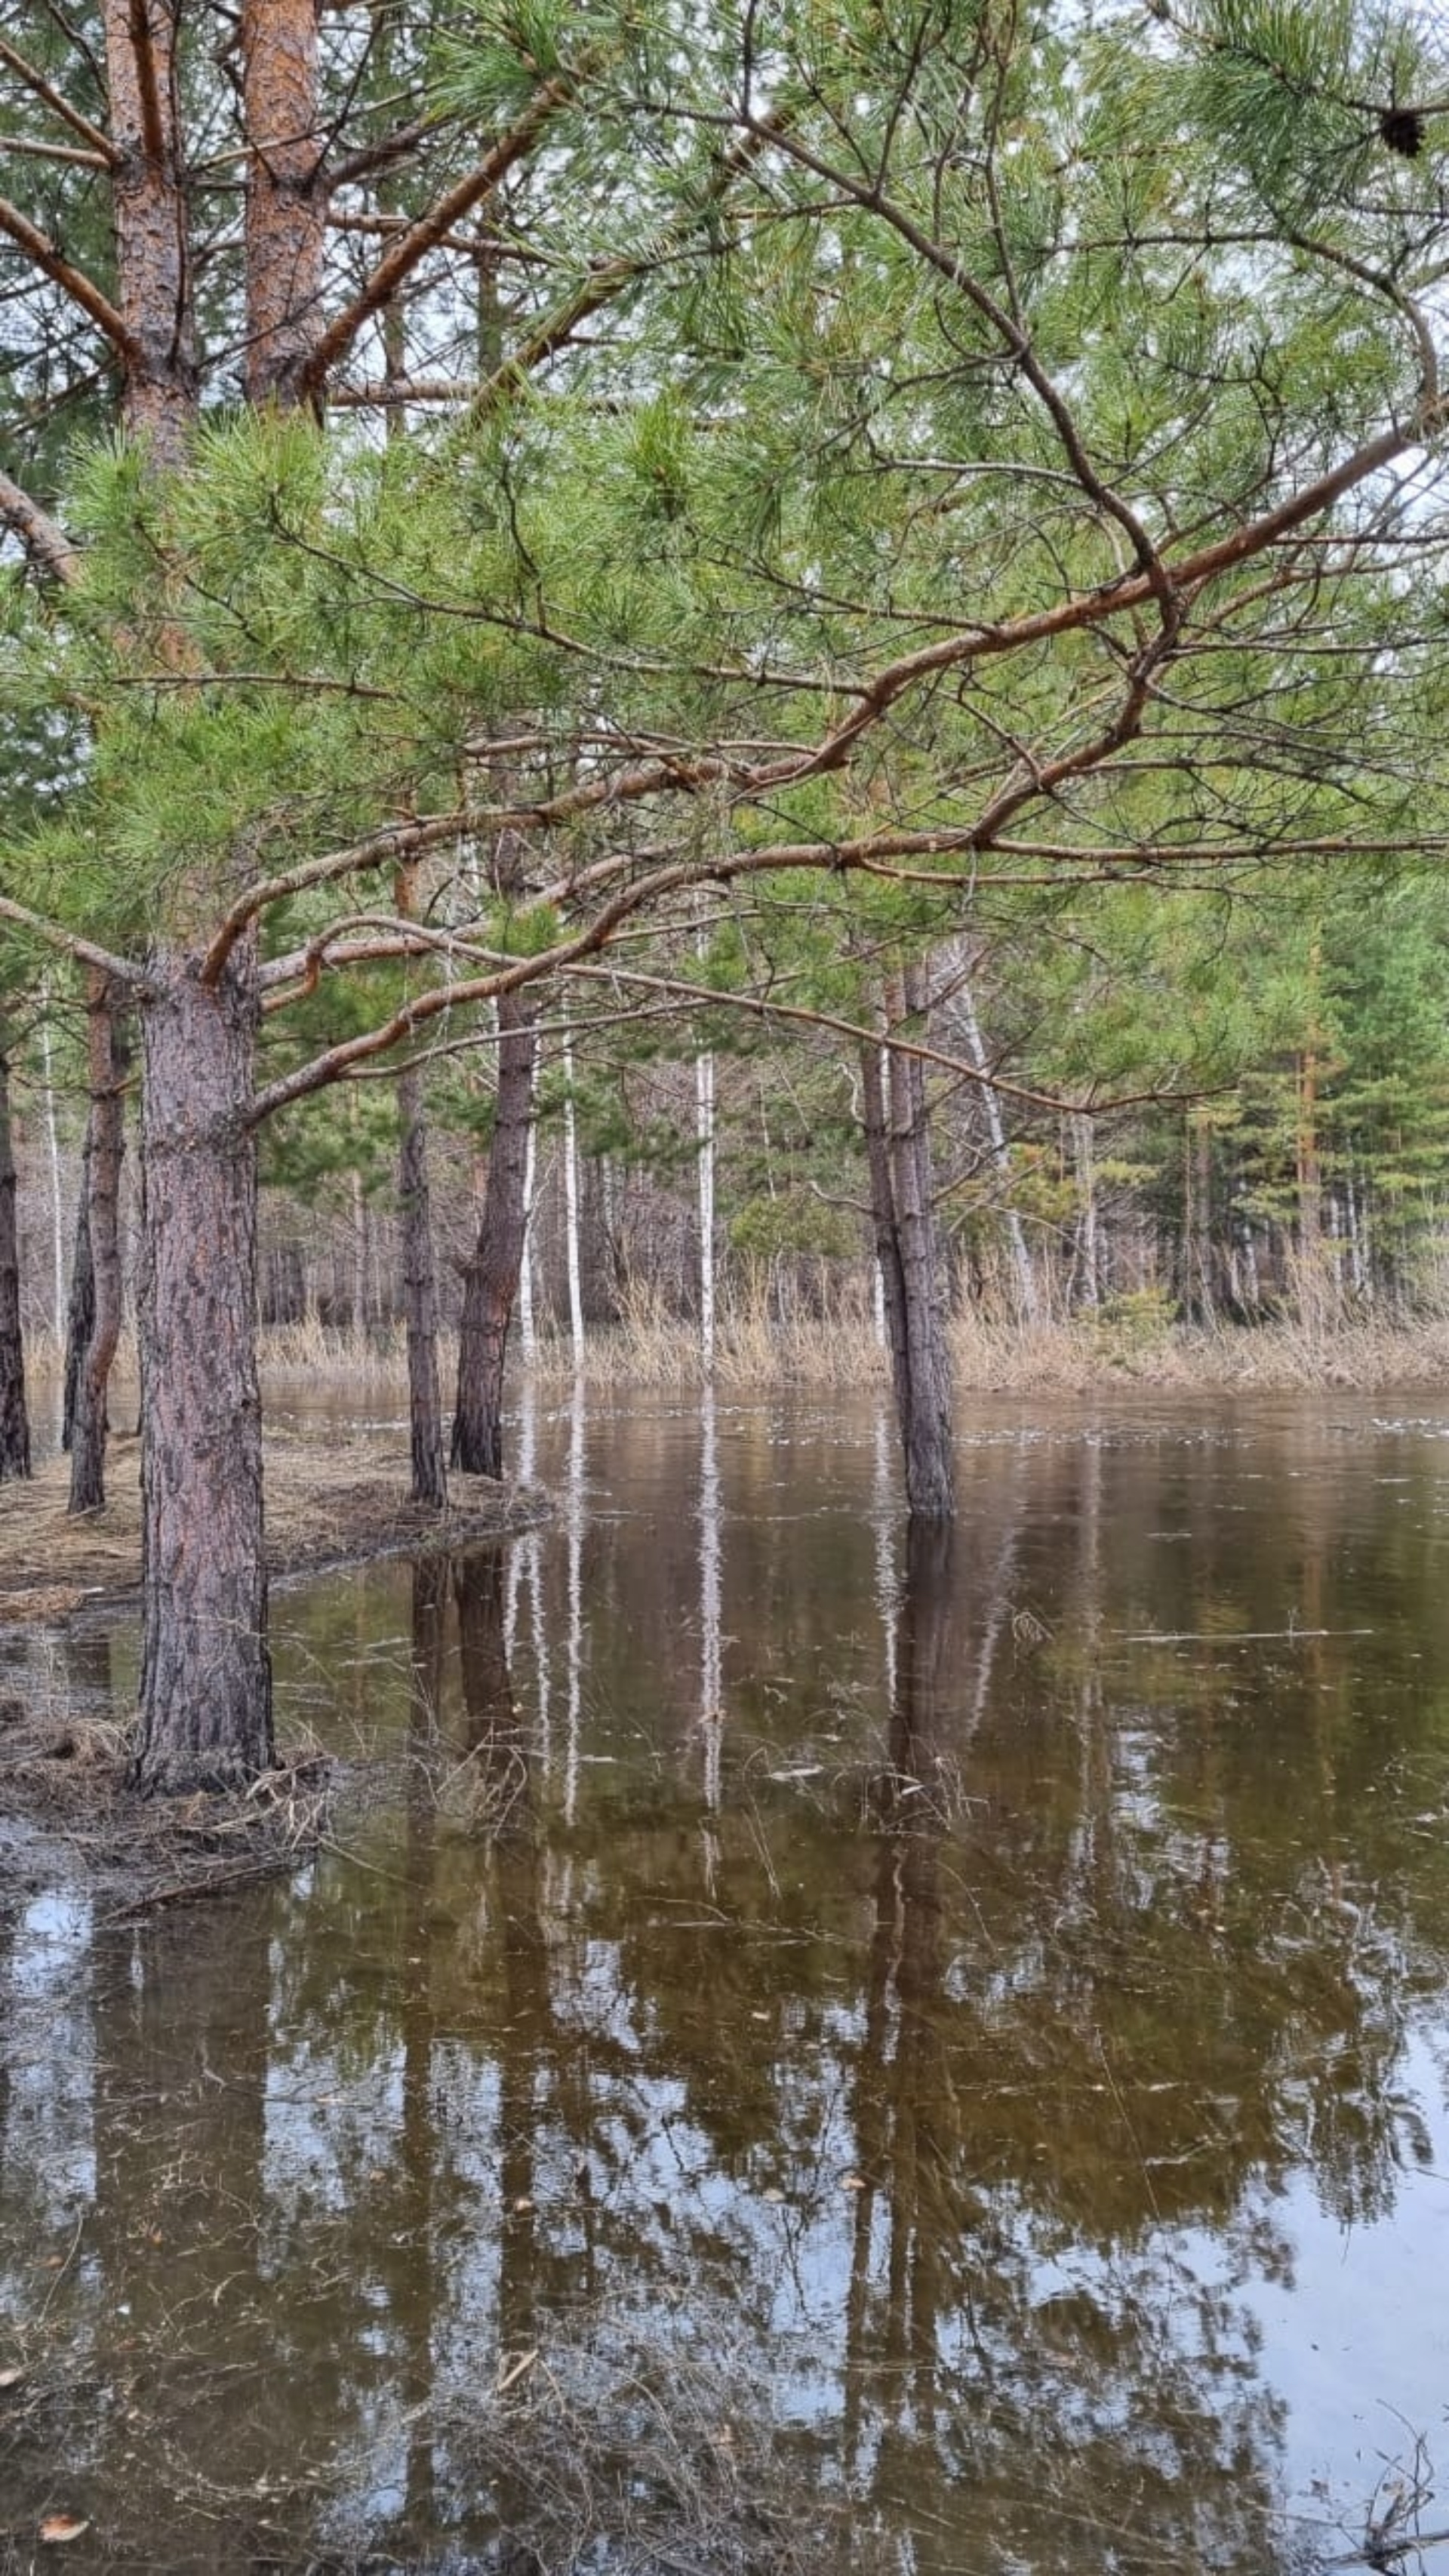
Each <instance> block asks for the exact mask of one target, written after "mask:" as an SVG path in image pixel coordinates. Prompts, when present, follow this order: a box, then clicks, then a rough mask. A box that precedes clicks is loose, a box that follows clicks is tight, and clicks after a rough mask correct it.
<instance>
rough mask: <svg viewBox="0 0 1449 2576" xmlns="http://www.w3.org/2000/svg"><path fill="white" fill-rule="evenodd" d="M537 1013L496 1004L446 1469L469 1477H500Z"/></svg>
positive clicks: (523, 999) (524, 1004)
mask: <svg viewBox="0 0 1449 2576" xmlns="http://www.w3.org/2000/svg"><path fill="white" fill-rule="evenodd" d="M537 1051H538V1033H537V1005H536V1004H535V1003H534V1002H533V1000H532V999H531V998H530V997H529V996H528V995H527V994H526V993H504V994H502V995H501V996H500V998H499V1003H498V1099H497V1105H496V1109H495V1112H494V1119H493V1141H492V1143H491V1145H490V1147H489V1151H488V1182H487V1188H486V1190H485V1193H484V1199H483V1214H482V1217H481V1219H480V1221H479V1226H478V1240H477V1242H476V1244H475V1245H474V1247H473V1254H472V1258H471V1260H470V1261H469V1263H468V1269H467V1273H466V1276H465V1279H464V1283H463V1315H462V1321H461V1324H460V1326H459V1331H458V1399H457V1404H456V1406H455V1408H454V1413H453V1448H452V1464H453V1465H454V1466H455V1467H458V1468H461V1469H462V1471H463V1473H464V1474H465V1475H469V1476H501V1475H502V1473H503V1369H504V1362H505V1359H506V1357H507V1351H508V1327H509V1324H510V1322H511V1321H512V1317H513V1307H514V1300H515V1299H516V1297H517V1295H518V1273H519V1269H520V1266H521V1264H522V1261H523V1235H524V1225H525V1221H526V1217H527V1190H526V1179H527V1166H528V1127H529V1121H530V1119H531V1117H532V1115H533V1066H534V1058H535V1055H536V1054H537Z"/></svg>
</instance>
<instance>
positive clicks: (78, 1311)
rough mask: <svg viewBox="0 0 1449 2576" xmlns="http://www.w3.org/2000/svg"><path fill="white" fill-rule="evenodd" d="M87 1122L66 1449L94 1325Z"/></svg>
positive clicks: (69, 1326) (71, 1306)
mask: <svg viewBox="0 0 1449 2576" xmlns="http://www.w3.org/2000/svg"><path fill="white" fill-rule="evenodd" d="M91 1144H92V1136H91V1120H90V1119H89V1118H87V1120H86V1133H85V1143H84V1144H83V1146H82V1148H81V1168H80V1195H79V1198H78V1199H77V1201H76V1211H75V1252H74V1255H73V1256H72V1260H71V1265H70V1296H69V1298H68V1299H67V1301H66V1310H65V1384H64V1391H63V1394H62V1398H61V1419H60V1445H61V1447H62V1449H66V1450H68V1449H69V1448H70V1445H71V1441H72V1438H73V1436H74V1433H75V1412H76V1406H77V1405H78V1403H79V1402H80V1383H81V1372H82V1370H83V1369H84V1367H85V1364H86V1353H87V1351H88V1350H89V1349H90V1346H91V1335H92V1333H93V1332H94V1331H95V1324H96V1274H95V1272H94V1270H93V1269H92V1268H91V1219H90V1204H91Z"/></svg>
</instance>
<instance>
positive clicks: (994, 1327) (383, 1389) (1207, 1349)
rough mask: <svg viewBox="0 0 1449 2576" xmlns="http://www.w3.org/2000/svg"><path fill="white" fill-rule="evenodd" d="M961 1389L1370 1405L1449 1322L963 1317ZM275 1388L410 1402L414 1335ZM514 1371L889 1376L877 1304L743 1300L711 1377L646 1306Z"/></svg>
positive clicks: (336, 1347)
mask: <svg viewBox="0 0 1449 2576" xmlns="http://www.w3.org/2000/svg"><path fill="white" fill-rule="evenodd" d="M948 1340H949V1345H950V1353H951V1367H952V1375H953V1378H954V1381H955V1384H956V1386H957V1388H958V1389H959V1390H960V1391H961V1392H962V1393H965V1394H990V1393H996V1394H1001V1395H1051V1394H1056V1395H1090V1394H1092V1393H1094V1392H1101V1391H1104V1390H1108V1389H1111V1388H1113V1387H1122V1386H1127V1385H1137V1386H1147V1387H1160V1388H1162V1389H1164V1390H1172V1389H1181V1391H1182V1392H1183V1393H1184V1394H1192V1393H1199V1394H1210V1393H1214V1392H1221V1393H1225V1394H1226V1393H1244V1394H1248V1393H1260V1394H1282V1393H1289V1392H1292V1391H1293V1390H1295V1389H1298V1390H1302V1391H1305V1392H1307V1391H1311V1390H1312V1389H1314V1388H1342V1389H1348V1390H1353V1389H1356V1390H1358V1391H1359V1392H1361V1393H1363V1394H1366V1395H1372V1394H1379V1393H1386V1392H1390V1391H1392V1390H1394V1389H1396V1388H1397V1389H1408V1390H1412V1389H1414V1388H1434V1387H1449V1316H1446V1315H1442V1314H1438V1313H1432V1314H1422V1315H1411V1314H1407V1313H1405V1314H1398V1315H1395V1316H1392V1317H1385V1318H1383V1319H1382V1320H1378V1321H1373V1322H1364V1321H1352V1322H1334V1323H1329V1324H1325V1325H1321V1326H1316V1327H1315V1326H1309V1325H1306V1324H1303V1323H1299V1322H1295V1321H1293V1320H1291V1319H1287V1318H1283V1319H1280V1320H1278V1321H1275V1322H1271V1323H1264V1324H1254V1325H1231V1324H1224V1325H1221V1326H1218V1327H1216V1328H1212V1329H1204V1328H1202V1327H1199V1326H1189V1325H1183V1324H1175V1323H1173V1322H1172V1321H1171V1319H1170V1316H1168V1315H1164V1314H1163V1312H1162V1311H1161V1310H1160V1309H1159V1308H1158V1307H1157V1306H1156V1305H1155V1303H1154V1302H1153V1301H1150V1300H1149V1301H1138V1300H1134V1299H1131V1298H1127V1299H1122V1300H1120V1301H1118V1303H1117V1304H1116V1305H1114V1306H1110V1307H1104V1308H1103V1309H1101V1310H1100V1311H1099V1312H1098V1313H1096V1314H1083V1315H1074V1316H1072V1317H1070V1318H1067V1319H1065V1320H1054V1321H1049V1322H1045V1323H1040V1324H1034V1325H1023V1324H1019V1323H1016V1322H1014V1321H1012V1320H1010V1319H1007V1318H1003V1317H1001V1316H999V1315H992V1314H990V1313H987V1312H983V1311H982V1310H980V1309H977V1308H963V1309H961V1310H959V1311H958V1312H957V1313H955V1314H954V1315H953V1316H952V1318H951V1320H950V1324H949V1326H948ZM261 1361H262V1370H263V1375H264V1378H265V1380H266V1381H267V1383H269V1384H271V1385H272V1386H274V1387H276V1388H278V1389H289V1388H291V1387H294V1386H295V1385H296V1384H298V1383H299V1382H305V1383H306V1384H308V1385H310V1386H327V1387H329V1388H330V1389H332V1390H333V1391H335V1390H336V1389H337V1388H338V1387H339V1386H341V1385H343V1384H344V1383H345V1384H346V1385H347V1386H348V1387H350V1388H357V1389H359V1390H361V1391H365V1392H367V1393H368V1394H369V1395H371V1396H378V1395H386V1396H387V1397H388V1398H389V1399H391V1400H393V1401H394V1402H396V1403H399V1404H400V1403H401V1402H403V1401H404V1400H405V1393H406V1375H407V1350H406V1343H405V1340H404V1336H403V1331H402V1327H401V1325H385V1326H381V1327H376V1328H373V1329H370V1330H369V1331H367V1332H365V1333H364V1332H357V1331H354V1330H352V1329H351V1328H349V1327H347V1326H337V1325H324V1324H320V1323H316V1322H312V1323H300V1324H284V1325H268V1326H266V1327H264V1329H263V1331H262V1335H261ZM439 1363H440V1369H441V1375H442V1383H443V1390H444V1399H445V1401H446V1400H447V1397H448V1393H449V1390H450V1388H451V1384H452V1379H453V1374H454V1371H455V1369H456V1365H457V1344H456V1338H455V1337H454V1336H452V1335H450V1334H445V1335H443V1336H442V1338H441V1341H440V1345H439ZM26 1365H27V1372H28V1374H29V1376H30V1378H31V1379H32V1381H33V1382H34V1384H35V1385H36V1387H37V1388H38V1389H39V1390H41V1391H42V1392H43V1393H44V1394H46V1395H47V1396H49V1395H51V1394H53V1393H54V1391H55V1389H56V1384H57V1380H58V1376H59V1357H58V1353H57V1351H56V1348H55V1345H54V1342H53V1340H52V1339H51V1337H50V1336H48V1335H41V1334H37V1335H36V1336H34V1337H33V1339H32V1340H31V1341H30V1342H29V1343H28V1344H27V1349H26ZM514 1366H515V1369H517V1370H518V1371H520V1372H522V1371H526V1372H527V1373H528V1374H529V1375H530V1376H532V1378H533V1379H534V1381H535V1383H536V1384H538V1385H540V1386H543V1387H548V1388H557V1387H560V1386H568V1385H571V1384H572V1383H573V1382H574V1380H575V1379H576V1378H581V1379H582V1380H583V1382H584V1384H585V1385H586V1386H592V1387H598V1388H600V1389H607V1390H617V1389H619V1388H621V1387H629V1386H637V1387H650V1388H659V1389H665V1390H678V1389H680V1388H685V1387H698V1386H703V1385H704V1384H705V1383H706V1382H707V1381H708V1380H709V1379H711V1378H712V1380H713V1383H714V1384H715V1385H716V1386H717V1387H720V1388H722V1389H724V1390H725V1391H727V1392H729V1393H731V1394H737V1393H739V1392H741V1391H743V1390H747V1389H751V1388H768V1387H789V1386H800V1387H809V1388H812V1389H816V1390H821V1391H829V1390H832V1389H837V1390H841V1391H846V1390H851V1389H862V1388H868V1387H881V1388H884V1387H885V1386H886V1385H887V1384H888V1382H889V1364H888V1361H887V1357H886V1353H885V1350H884V1347H883V1345H882V1343H881V1341H880V1339H879V1335H878V1332H877V1328H876V1324H875V1319H874V1317H873V1315H872V1314H871V1313H870V1310H869V1308H868V1306H866V1305H865V1303H864V1301H861V1303H860V1304H859V1305H858V1306H856V1305H850V1304H846V1305H844V1306H842V1307H841V1308H840V1309H839V1310H838V1311H836V1312H834V1313H831V1314H827V1315H816V1314H809V1313H805V1312H803V1311H802V1312H795V1313H790V1314H785V1315H783V1316H782V1315H778V1314H774V1313H771V1312H770V1311H768V1309H767V1307H766V1306H765V1304H764V1303H763V1302H762V1301H757V1300H746V1299H741V1300H739V1301H738V1302H735V1303H732V1304H730V1305H728V1306H727V1307H726V1308H725V1310H724V1311H723V1312H722V1314H721V1316H720V1318H719V1322H718V1325H717V1329H716V1333H715V1345H714V1362H713V1368H712V1369H710V1368H707V1367H706V1364H705V1358H704V1353H703V1350H702V1348H701V1343H700V1335H699V1327H698V1325H697V1324H696V1323H694V1322H692V1321H690V1320H688V1319H681V1318H680V1317H678V1316H677V1315H673V1314H670V1313H668V1312H666V1311H665V1309H664V1307H663V1305H662V1302H660V1301H657V1300H655V1301H650V1300H643V1299H641V1300H639V1301H637V1302H636V1303H635V1304H633V1305H632V1306H630V1307H628V1308H626V1310H625V1312H624V1314H623V1315H622V1316H621V1318H620V1319H619V1321H618V1322H616V1323H613V1324H609V1325H599V1326H592V1327H590V1329H589V1331H588V1332H587V1333H586V1335H585V1338H584V1345H583V1354H582V1362H581V1363H580V1361H579V1360H578V1358H577V1356H576V1354H575V1350H574V1345H573V1342H572V1339H571V1337H570V1335H569V1334H568V1333H567V1332H566V1331H562V1332H561V1331H557V1330H552V1331H549V1332H545V1333H542V1334H540V1335H539V1336H538V1337H537V1339H536V1340H535V1342H534V1346H533V1349H532V1351H531V1352H530V1353H528V1354H527V1355H525V1354H524V1353H523V1352H522V1351H521V1350H520V1349H519V1346H518V1344H517V1342H516V1341H515V1345H514ZM136 1384H137V1381H136V1365H135V1346H134V1340H133V1338H132V1336H131V1335H130V1334H127V1335H126V1336H124V1337H123V1340H122V1344H121V1349H120V1352H119V1354H118V1357H117V1363H116V1369H115V1374H114V1377H113V1380H112V1386H113V1390H114V1392H113V1396H112V1404H111V1417H112V1420H113V1422H115V1423H117V1424H122V1425H126V1426H127V1427H129V1426H130V1425H131V1424H133V1423H134V1420H135V1408H136V1400H137V1398H136Z"/></svg>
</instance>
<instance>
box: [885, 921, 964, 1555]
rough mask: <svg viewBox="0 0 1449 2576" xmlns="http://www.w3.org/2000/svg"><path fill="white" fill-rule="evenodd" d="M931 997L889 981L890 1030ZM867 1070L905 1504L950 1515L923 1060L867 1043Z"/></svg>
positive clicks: (906, 978)
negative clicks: (904, 1475) (902, 1456)
mask: <svg viewBox="0 0 1449 2576" xmlns="http://www.w3.org/2000/svg"><path fill="white" fill-rule="evenodd" d="M927 1000H928V996H927V991H926V982H925V976H924V973H923V972H922V970H921V969H920V968H917V967H910V968H908V969H907V970H906V972H905V974H904V975H903V976H898V977H892V978H891V979H890V982H889V985H888V989H887V994H886V1024H887V1029H888V1030H890V1029H892V1028H895V1027H897V1026H899V1024H900V1023H901V1022H902V1021H903V1020H904V1019H906V1018H907V1017H917V1018H920V1019H922V1020H924V1016H925V1012H926V1007H927ZM882 1057H884V1059H885V1061H884V1064H882ZM863 1071H864V1078H865V1119H866V1153H867V1159H868V1163H869V1168H870V1179H871V1212H872V1215H873V1218H874V1222H875V1236H876V1256H877V1259H878V1261H879V1263H880V1273H881V1281H882V1286H883V1289H884V1294H885V1315H886V1334H887V1339H888V1341H889V1345H890V1354H891V1383H892V1387H893V1390H894V1393H895V1401H896V1419H897V1422H898V1424H899V1427H900V1434H901V1448H902V1452H903V1455H904V1459H905V1471H906V1506H907V1509H908V1511H909V1512H910V1514H911V1515H912V1517H913V1518H916V1517H919V1518H920V1519H922V1520H949V1519H950V1517H951V1515H952V1513H953V1512H954V1511H955V1508H956V1485H955V1469H954V1464H953V1460H952V1454H951V1381H950V1367H949V1362H948V1360H947V1356H946V1336H945V1319H944V1315H943V1312H942V1295H941V1284H940V1277H939V1265H938V1261H937V1253H936V1230H935V1221H934V1216H933V1213H932V1200H933V1195H934V1193H933V1184H932V1174H931V1142H930V1123H929V1113H928V1109H927V1103H926V1085H925V1074H924V1070H923V1068H922V1065H921V1063H920V1060H919V1058H917V1057H915V1056H907V1055H902V1054H900V1053H897V1052H895V1051H892V1050H889V1049H880V1048H872V1047H867V1048H866V1049H865V1050H864V1064H863Z"/></svg>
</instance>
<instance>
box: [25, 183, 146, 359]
mask: <svg viewBox="0 0 1449 2576" xmlns="http://www.w3.org/2000/svg"><path fill="white" fill-rule="evenodd" d="M0 232H3V233H8V234H9V236H10V239H11V240H12V241H13V242H14V243H15V245H16V247H17V248H18V249H20V250H23V251H24V252H25V254H26V257H27V258H28V259H32V260H34V262H35V265H36V267H37V268H38V269H39V270H40V271H41V272H42V274H43V275H44V276H46V277H48V278H50V279H52V280H53V282H54V284H55V285H57V286H58V287H59V288H60V289H61V291H62V293H63V294H65V295H68V296H69V297H70V300H71V302H72V304H78V305H79V306H80V309H81V311H82V312H83V313H88V314H89V316H90V318H91V320H92V321H93V322H94V323H95V324H96V325H97V326H98V328H99V329H100V330H102V331H104V333H105V335H106V338H107V339H108V340H109V341H110V343H111V346H112V348H113V349H115V351H116V352H117V354H118V356H120V357H121V358H122V359H124V360H125V362H126V364H127V365H128V366H130V365H133V364H135V363H136V361H137V360H138V359H139V357H140V350H139V349H138V347H137V344H136V341H135V339H134V338H133V337H132V334H131V332H130V331H129V330H128V329H127V326H126V322H125V319H124V317H123V316H122V315H121V314H120V313H118V311H117V310H116V307H115V305H114V304H112V302H111V300H110V298H109V296H106V295H103V294H102V293H101V290H100V288H99V287H98V286H97V285H95V284H94V283H93V281H92V280H91V279H90V278H89V277H87V276H86V275H85V274H84V272H83V271H82V270H81V269H78V268H73V267H72V265H71V263H70V261H69V260H68V259H66V258H64V257H63V256H62V254H61V253H60V252H59V251H58V250H57V249H56V246H55V244H54V242H53V241H51V240H49V239H48V238H47V236H46V235H45V234H44V233H43V232H41V231H40V229H39V227H38V226H37V225H35V224H33V223H31V221H30V219H29V217H28V216H27V215H22V213H21V212H20V209H19V207H18V206H12V205H11V204H10V203H9V202H8V200H7V199H6V198H4V197H0Z"/></svg>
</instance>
